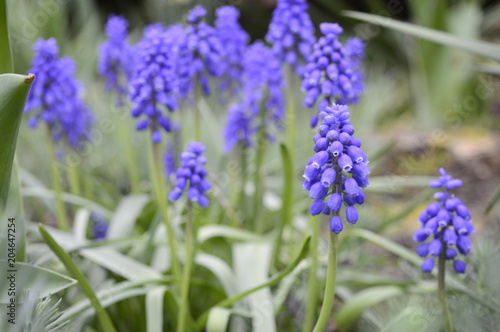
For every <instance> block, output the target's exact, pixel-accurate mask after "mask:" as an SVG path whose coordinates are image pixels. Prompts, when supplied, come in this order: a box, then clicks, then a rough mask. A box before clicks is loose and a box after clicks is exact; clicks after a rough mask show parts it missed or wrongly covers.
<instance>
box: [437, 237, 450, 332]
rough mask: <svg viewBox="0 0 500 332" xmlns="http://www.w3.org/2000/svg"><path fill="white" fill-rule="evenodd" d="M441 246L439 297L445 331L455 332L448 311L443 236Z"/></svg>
mask: <svg viewBox="0 0 500 332" xmlns="http://www.w3.org/2000/svg"><path fill="white" fill-rule="evenodd" d="M441 245H442V249H441V253H440V254H439V260H438V292H439V294H438V296H439V303H440V305H441V309H442V310H443V318H444V330H445V331H446V332H453V327H452V324H451V316H450V311H449V310H448V303H447V301H446V283H445V275H446V244H445V243H444V240H443V236H441Z"/></svg>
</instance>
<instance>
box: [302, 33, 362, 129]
mask: <svg viewBox="0 0 500 332" xmlns="http://www.w3.org/2000/svg"><path fill="white" fill-rule="evenodd" d="M320 29H321V32H322V33H323V34H324V36H322V37H321V38H320V39H319V40H318V42H317V43H316V44H314V46H313V52H312V54H311V55H310V56H309V58H308V64H307V66H306V68H305V70H304V78H303V80H302V90H304V91H305V92H306V97H305V98H304V102H303V104H304V107H306V108H311V107H313V106H314V105H315V104H316V102H317V100H318V99H320V102H319V104H318V111H319V112H321V111H322V110H323V109H324V108H325V107H326V106H328V105H330V104H331V103H332V102H336V103H339V104H352V103H356V102H357V101H358V98H359V95H360V93H361V92H362V91H363V83H362V74H361V72H360V71H359V69H360V68H359V67H360V65H361V60H362V58H363V53H364V48H363V43H362V41H361V40H359V39H357V38H353V39H351V40H349V41H348V43H347V46H346V47H344V46H342V43H341V42H340V41H339V40H338V36H339V35H340V34H341V33H342V28H341V27H340V25H338V24H336V23H322V24H321V25H320ZM317 120H318V117H317V116H314V117H313V118H312V120H311V126H313V127H315V126H316V124H317Z"/></svg>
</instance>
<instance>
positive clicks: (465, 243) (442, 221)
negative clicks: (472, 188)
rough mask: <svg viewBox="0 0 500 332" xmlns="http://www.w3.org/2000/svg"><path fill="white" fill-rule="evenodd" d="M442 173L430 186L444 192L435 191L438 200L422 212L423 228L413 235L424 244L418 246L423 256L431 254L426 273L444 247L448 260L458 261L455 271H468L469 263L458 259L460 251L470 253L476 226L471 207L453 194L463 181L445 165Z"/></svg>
mask: <svg viewBox="0 0 500 332" xmlns="http://www.w3.org/2000/svg"><path fill="white" fill-rule="evenodd" d="M439 173H440V174H441V176H440V177H439V180H433V181H431V182H430V184H429V185H430V187H431V188H435V189H441V190H442V191H438V192H436V193H435V194H434V197H435V198H436V199H437V202H433V203H430V204H429V205H428V206H427V208H426V209H425V210H424V211H422V213H421V214H420V216H419V221H420V224H421V227H420V228H419V229H418V230H417V231H416V232H415V234H414V235H413V240H414V241H415V242H417V243H421V244H420V245H419V246H418V248H417V254H418V255H419V256H421V257H427V256H430V257H429V258H427V259H426V260H425V261H424V264H422V271H423V272H425V273H429V272H431V271H432V268H433V266H434V258H435V257H438V256H439V255H440V254H441V253H442V252H443V250H444V251H445V252H446V259H448V260H453V261H454V262H453V267H454V269H455V272H456V273H465V267H466V264H465V263H464V262H463V261H461V260H459V259H456V256H457V250H458V252H459V253H461V254H462V255H467V254H468V253H469V251H470V249H471V243H470V240H469V235H471V234H472V233H474V225H473V224H472V220H471V215H470V212H469V209H468V208H467V207H466V206H465V205H464V204H463V203H462V201H461V200H460V199H459V198H457V197H455V195H454V194H453V190H454V189H457V188H460V187H461V186H462V180H460V179H453V178H452V177H451V175H448V174H447V173H446V170H445V169H444V168H440V169H439ZM426 240H429V241H430V242H425V241H426ZM431 261H432V263H431Z"/></svg>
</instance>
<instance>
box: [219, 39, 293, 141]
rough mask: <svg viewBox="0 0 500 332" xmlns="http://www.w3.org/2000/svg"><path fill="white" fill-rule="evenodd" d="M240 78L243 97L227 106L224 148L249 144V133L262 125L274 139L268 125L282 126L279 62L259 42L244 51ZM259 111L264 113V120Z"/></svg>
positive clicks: (281, 88)
mask: <svg viewBox="0 0 500 332" xmlns="http://www.w3.org/2000/svg"><path fill="white" fill-rule="evenodd" d="M243 81H244V87H243V91H244V94H243V97H242V99H241V100H240V101H239V102H238V103H236V104H233V105H232V106H230V108H229V110H230V112H229V113H228V119H227V122H226V127H225V129H224V136H225V140H226V146H225V150H226V151H230V150H231V149H232V148H233V147H234V146H235V145H237V144H239V143H242V144H243V145H244V146H251V145H252V139H251V135H253V134H255V133H257V132H258V131H259V128H260V126H261V125H264V126H265V127H266V136H267V137H268V139H270V140H272V139H273V136H272V134H271V131H270V126H271V124H274V126H275V127H277V128H278V129H281V128H282V122H283V118H284V112H285V110H284V99H283V75H282V72H281V65H280V62H279V61H278V59H276V57H275V56H274V54H273V52H272V51H271V49H269V48H268V47H266V46H265V45H264V44H263V43H262V42H261V41H257V42H255V43H253V44H252V45H251V46H250V47H248V48H247V50H246V52H245V58H244V72H243ZM261 112H264V114H263V120H264V123H262V118H261Z"/></svg>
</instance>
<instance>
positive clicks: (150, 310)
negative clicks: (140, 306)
mask: <svg viewBox="0 0 500 332" xmlns="http://www.w3.org/2000/svg"><path fill="white" fill-rule="evenodd" d="M167 290H168V287H166V286H159V287H155V288H153V289H151V290H149V291H148V292H147V294H146V327H147V332H162V331H163V297H164V296H165V292H166V291H167Z"/></svg>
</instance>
